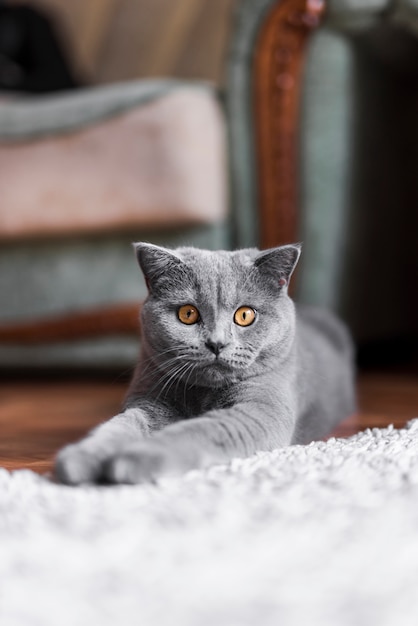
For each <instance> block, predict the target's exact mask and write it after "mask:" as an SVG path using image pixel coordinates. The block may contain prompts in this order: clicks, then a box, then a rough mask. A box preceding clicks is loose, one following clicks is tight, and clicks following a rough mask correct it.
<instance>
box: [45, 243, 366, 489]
mask: <svg viewBox="0 0 418 626" xmlns="http://www.w3.org/2000/svg"><path fill="white" fill-rule="evenodd" d="M135 247H136V252H137V256H138V261H139V264H140V266H141V268H142V270H143V273H144V275H145V278H146V282H147V285H148V290H149V295H148V297H147V299H146V301H145V303H144V305H143V309H142V333H143V335H142V347H141V353H140V357H139V362H138V365H137V368H136V371H135V374H134V377H133V381H132V383H131V386H130V388H129V391H128V394H127V399H126V402H125V407H124V411H123V412H122V413H120V414H119V415H116V417H113V418H112V419H111V420H109V421H108V422H105V423H104V424H102V425H100V426H98V427H97V428H95V429H94V430H93V431H92V432H91V433H90V434H89V436H88V437H87V438H86V439H84V440H82V441H81V442H79V443H75V444H72V445H69V446H67V447H65V448H64V449H63V450H61V452H60V453H59V454H58V457H57V460H56V465H55V475H56V477H57V479H58V480H60V481H62V482H64V483H67V484H73V485H76V484H81V483H90V482H110V483H140V482H146V481H155V480H157V479H158V478H159V477H161V476H165V475H172V474H179V473H183V472H185V471H187V470H190V469H193V468H203V467H207V466H209V465H213V464H216V463H225V462H227V461H229V460H230V459H232V458H234V457H247V456H249V455H251V454H253V453H255V452H256V451H258V450H273V449H274V448H277V447H279V446H287V445H289V444H295V443H307V442H309V441H311V440H313V439H318V438H321V437H323V436H325V435H326V434H327V433H328V432H329V431H330V430H331V429H332V428H333V427H334V426H335V425H336V424H337V423H338V422H340V421H341V420H342V419H343V418H345V417H347V416H348V415H349V414H351V413H352V412H353V411H354V410H355V393H354V382H353V378H354V376H353V364H352V360H353V359H352V347H351V342H350V339H349V336H348V333H347V331H346V330H345V328H344V327H343V326H342V324H341V323H340V322H339V321H337V320H336V319H335V318H334V317H333V316H332V315H331V314H330V313H326V312H325V311H321V310H317V309H306V310H305V309H301V310H298V311H297V312H296V310H295V306H294V304H293V302H292V300H291V299H290V297H289V296H288V293H287V287H288V284H289V279H290V277H291V275H292V272H293V270H294V268H295V266H296V263H297V261H298V259H299V255H300V246H299V245H288V246H282V247H279V248H274V249H271V250H266V251H263V252H260V251H259V250H257V249H247V250H238V251H236V252H223V251H218V252H209V251H206V250H198V249H194V248H179V249H177V250H167V249H165V248H160V247H158V246H154V245H151V244H144V243H139V244H136V246H135Z"/></svg>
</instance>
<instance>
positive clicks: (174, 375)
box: [156, 357, 190, 401]
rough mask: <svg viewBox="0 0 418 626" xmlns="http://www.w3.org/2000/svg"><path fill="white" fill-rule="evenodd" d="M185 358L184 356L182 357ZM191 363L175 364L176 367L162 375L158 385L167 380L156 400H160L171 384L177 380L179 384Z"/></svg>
mask: <svg viewBox="0 0 418 626" xmlns="http://www.w3.org/2000/svg"><path fill="white" fill-rule="evenodd" d="M181 358H183V357H181ZM189 365H190V363H189V362H187V363H183V364H182V365H180V366H177V365H175V366H174V367H172V368H171V369H170V370H169V372H167V373H166V374H164V376H162V377H161V378H160V379H159V381H158V383H157V386H158V385H160V384H161V383H162V381H163V380H164V379H165V378H166V379H167V380H166V382H165V383H164V385H163V386H162V387H161V389H160V391H159V393H158V395H157V397H156V401H158V400H159V399H160V397H161V396H162V395H163V394H164V392H165V391H167V392H168V391H169V390H170V388H171V386H172V385H173V384H174V383H175V382H177V385H178V384H179V382H180V379H181V375H182V374H183V373H184V372H186V371H187V369H188V367H189Z"/></svg>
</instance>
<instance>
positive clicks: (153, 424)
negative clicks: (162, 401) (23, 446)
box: [54, 405, 169, 485]
mask: <svg viewBox="0 0 418 626" xmlns="http://www.w3.org/2000/svg"><path fill="white" fill-rule="evenodd" d="M153 413H154V411H152V410H150V407H148V406H146V405H144V406H136V407H135V406H133V407H132V406H131V407H130V408H127V409H126V410H125V411H124V412H123V413H120V414H119V415H116V416H115V417H113V418H112V419H110V420H109V421H107V422H104V423H103V424H100V425H99V426H97V427H96V428H94V429H93V430H92V431H91V432H90V433H89V434H88V436H87V437H86V438H85V439H82V440H81V441H79V442H77V443H73V444H69V445H68V446H65V448H63V449H62V450H61V451H60V452H59V453H58V455H57V457H56V459H55V465H54V476H55V478H56V479H57V480H58V481H60V482H62V483H65V484H67V485H80V484H85V483H95V482H100V481H101V480H103V479H105V473H106V472H105V469H106V467H107V464H108V462H109V460H110V459H112V458H114V456H115V455H116V454H118V452H120V451H122V450H123V449H125V448H126V447H127V446H128V445H129V444H131V443H132V442H139V441H141V440H142V439H144V437H147V436H148V435H149V434H150V433H151V432H152V430H155V429H158V428H161V427H162V426H163V425H165V424H166V423H168V421H169V416H168V415H167V416H165V415H162V411H159V412H158V419H157V418H156V416H155V415H154V414H153Z"/></svg>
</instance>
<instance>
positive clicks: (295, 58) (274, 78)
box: [253, 0, 325, 248]
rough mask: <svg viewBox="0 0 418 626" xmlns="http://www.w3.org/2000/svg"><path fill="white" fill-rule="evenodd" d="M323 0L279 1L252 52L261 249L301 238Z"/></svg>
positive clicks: (265, 23) (266, 19)
mask: <svg viewBox="0 0 418 626" xmlns="http://www.w3.org/2000/svg"><path fill="white" fill-rule="evenodd" d="M324 8H325V1H324V0H280V1H278V2H276V3H275V4H274V6H273V8H272V10H271V11H270V13H269V14H268V15H267V16H266V18H265V21H264V24H263V26H262V28H261V30H260V33H259V36H258V39H257V41H256V44H255V50H254V64H253V85H254V93H253V97H254V116H255V117H254V127H255V142H256V153H257V155H256V156H257V158H256V162H257V166H258V207H259V214H260V245H261V247H262V248H271V247H274V246H277V245H281V244H284V243H289V242H293V241H297V239H298V223H297V217H298V167H297V145H298V137H297V135H298V128H299V103H300V95H301V81H302V70H303V61H304V52H305V49H306V44H307V41H308V38H309V35H310V33H311V32H312V30H313V29H314V28H315V27H316V26H318V25H319V23H320V19H321V17H322V14H323V12H324Z"/></svg>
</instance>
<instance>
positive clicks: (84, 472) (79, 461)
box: [54, 443, 101, 485]
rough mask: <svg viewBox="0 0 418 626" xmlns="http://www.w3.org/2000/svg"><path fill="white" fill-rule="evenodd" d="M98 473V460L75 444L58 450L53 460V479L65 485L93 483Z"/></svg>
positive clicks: (99, 469)
mask: <svg viewBox="0 0 418 626" xmlns="http://www.w3.org/2000/svg"><path fill="white" fill-rule="evenodd" d="M100 471H101V466H100V460H99V459H97V458H96V457H95V456H94V455H93V454H91V453H88V452H87V451H86V450H84V449H83V448H82V446H81V445H79V444H76V443H75V444H70V445H69V446H66V447H65V448H63V449H62V450H60V452H59V453H58V454H57V457H56V459H55V464H54V477H55V478H56V480H57V481H59V482H60V483H64V484H65V485H82V484H87V483H95V482H97V481H98V479H99V474H100Z"/></svg>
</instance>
